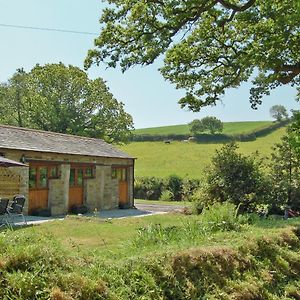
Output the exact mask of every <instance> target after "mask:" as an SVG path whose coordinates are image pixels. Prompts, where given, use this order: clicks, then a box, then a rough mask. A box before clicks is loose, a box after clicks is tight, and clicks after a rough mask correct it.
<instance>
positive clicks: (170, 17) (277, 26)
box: [86, 0, 300, 111]
mask: <svg viewBox="0 0 300 300" xmlns="http://www.w3.org/2000/svg"><path fill="white" fill-rule="evenodd" d="M106 2H108V4H109V7H108V8H106V9H105V10H104V12H103V14H102V17H101V19H100V23H101V28H102V29H101V33H100V35H99V37H98V38H97V39H96V40H95V48H94V49H92V50H90V51H89V53H88V56H87V58H86V67H87V68H88V67H89V66H91V64H93V63H96V64H100V63H105V64H107V65H108V66H109V67H116V66H118V65H120V66H121V68H122V70H123V71H125V70H127V69H128V68H130V67H132V66H134V65H149V64H151V63H153V62H154V61H155V60H156V59H157V58H158V57H159V56H161V55H164V57H165V59H164V65H163V67H162V68H161V69H160V71H161V73H162V74H163V76H164V77H165V78H166V79H167V80H169V81H170V82H172V83H174V84H175V85H176V87H177V88H179V89H185V90H186V96H185V97H183V98H182V99H180V101H179V103H180V104H181V106H182V107H188V108H189V109H191V110H193V111H199V110H200V109H201V107H203V106H206V105H212V104H215V103H216V101H217V100H219V99H220V97H222V95H223V94H224V93H225V91H226V90H227V89H228V88H234V87H238V86H239V85H240V84H241V83H242V82H245V81H248V80H249V79H250V78H251V79H253V78H254V79H253V86H252V88H251V91H250V102H251V106H252V107H253V108H256V106H257V105H258V104H260V103H261V98H262V96H263V95H264V94H269V93H270V90H271V89H273V88H276V87H278V86H280V85H285V84H290V85H296V86H297V87H298V88H299V82H300V76H299V73H300V2H299V0H272V1H266V0H247V1H246V0H106Z"/></svg>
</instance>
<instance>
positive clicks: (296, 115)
mask: <svg viewBox="0 0 300 300" xmlns="http://www.w3.org/2000/svg"><path fill="white" fill-rule="evenodd" d="M288 138H289V143H290V144H291V146H292V147H293V149H294V151H295V152H297V153H298V154H299V155H300V111H293V116H292V123H291V125H290V126H289V131H288Z"/></svg>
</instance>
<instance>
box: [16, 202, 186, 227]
mask: <svg viewBox="0 0 300 300" xmlns="http://www.w3.org/2000/svg"><path fill="white" fill-rule="evenodd" d="M135 207H136V208H135V209H112V210H103V211H100V212H97V213H96V214H94V213H88V214H85V215H83V217H84V216H86V217H92V216H93V217H95V216H97V217H99V218H101V219H121V218H129V217H144V216H149V215H155V214H164V213H168V212H172V211H175V212H176V211H181V210H182V209H183V208H184V206H179V205H161V204H138V203H137V204H135ZM25 218H26V221H27V224H28V225H37V224H41V223H44V222H49V221H54V220H64V219H65V216H60V217H35V216H26V217H25ZM14 222H15V224H16V225H24V223H23V222H22V219H21V218H20V217H17V218H15V220H14Z"/></svg>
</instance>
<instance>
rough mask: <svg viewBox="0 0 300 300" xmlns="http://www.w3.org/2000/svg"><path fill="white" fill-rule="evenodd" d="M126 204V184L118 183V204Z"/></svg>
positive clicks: (124, 182)
mask: <svg viewBox="0 0 300 300" xmlns="http://www.w3.org/2000/svg"><path fill="white" fill-rule="evenodd" d="M127 203H128V184H127V181H119V204H120V205H124V204H127Z"/></svg>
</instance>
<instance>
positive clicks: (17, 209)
mask: <svg viewBox="0 0 300 300" xmlns="http://www.w3.org/2000/svg"><path fill="white" fill-rule="evenodd" d="M25 200H26V199H25V196H23V195H16V196H14V198H13V201H12V204H11V205H10V206H8V207H7V213H8V217H9V219H10V221H11V223H13V224H14V223H15V222H14V218H15V217H18V216H20V217H22V220H23V223H24V224H26V225H27V222H26V219H25V217H24V214H23V208H24V204H25Z"/></svg>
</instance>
